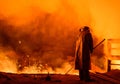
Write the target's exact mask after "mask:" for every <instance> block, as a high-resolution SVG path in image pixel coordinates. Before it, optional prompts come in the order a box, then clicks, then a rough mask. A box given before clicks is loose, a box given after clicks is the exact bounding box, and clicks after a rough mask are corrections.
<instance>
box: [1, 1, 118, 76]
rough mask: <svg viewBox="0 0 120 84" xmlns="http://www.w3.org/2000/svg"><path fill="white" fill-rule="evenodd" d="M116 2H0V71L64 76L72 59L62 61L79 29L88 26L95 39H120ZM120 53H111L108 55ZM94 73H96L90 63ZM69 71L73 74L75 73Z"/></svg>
mask: <svg viewBox="0 0 120 84" xmlns="http://www.w3.org/2000/svg"><path fill="white" fill-rule="evenodd" d="M119 3H120V1H119V0H116V1H115V0H34V1H33V0H20V1H17V0H1V1H0V20H1V22H0V34H1V33H2V34H1V35H0V43H1V44H0V64H1V68H0V71H5V72H15V73H17V72H18V73H48V72H50V73H61V74H64V73H65V72H66V71H67V70H69V68H71V67H72V66H74V65H73V64H71V63H70V62H71V59H72V62H73V59H74V58H71V59H70V60H68V58H67V57H68V56H72V57H73V56H74V48H73V46H74V41H75V37H76V36H77V33H78V29H79V28H81V27H82V26H84V25H88V26H90V28H91V31H92V33H93V35H94V36H96V37H97V38H98V40H101V38H102V39H103V38H105V39H110V38H111V39H112V38H113V39H115V38H117V39H119V38H120V34H119V30H120V29H119V27H120V25H119V20H120V16H119V15H120V6H119ZM93 39H94V38H93ZM116 46H117V47H118V46H120V45H119V44H112V48H116ZM105 47H106V46H105ZM67 50H68V51H67ZM98 50H99V49H98ZM98 52H99V51H98ZM119 52H120V50H117V51H116V50H112V51H111V53H110V54H112V55H118V54H120V53H119ZM104 53H105V55H106V53H107V51H106V50H105V51H104ZM98 55H99V54H98ZM104 58H105V59H106V58H107V56H105V57H104ZM100 60H101V59H100ZM19 61H20V63H21V61H22V63H21V64H19ZM54 61H55V62H54ZM49 63H50V65H49ZM44 64H47V65H48V66H47V68H45V66H44ZM23 65H24V66H23ZM38 65H39V66H38ZM19 67H22V70H21V71H19V70H18V68H19ZM53 67H54V69H53ZM41 68H42V69H41ZM93 69H95V70H96V71H97V70H99V68H98V67H96V66H94V65H93ZM69 73H70V74H77V75H78V72H76V71H74V69H73V70H71V71H70V72H69Z"/></svg>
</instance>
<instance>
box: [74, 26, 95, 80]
mask: <svg viewBox="0 0 120 84" xmlns="http://www.w3.org/2000/svg"><path fill="white" fill-rule="evenodd" d="M92 52H93V38H92V34H91V33H90V29H89V27H88V26H84V27H83V28H81V29H80V30H79V36H78V38H77V40H76V50H75V69H77V70H79V77H80V80H85V81H91V79H90V75H89V70H90V67H91V65H90V64H91V61H90V53H92Z"/></svg>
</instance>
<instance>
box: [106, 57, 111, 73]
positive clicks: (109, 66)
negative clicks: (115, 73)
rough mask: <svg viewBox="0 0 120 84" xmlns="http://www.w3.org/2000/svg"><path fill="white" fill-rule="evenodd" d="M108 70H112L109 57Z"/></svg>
mask: <svg viewBox="0 0 120 84" xmlns="http://www.w3.org/2000/svg"><path fill="white" fill-rule="evenodd" d="M107 71H108V72H109V71H111V60H109V59H108V69H107Z"/></svg>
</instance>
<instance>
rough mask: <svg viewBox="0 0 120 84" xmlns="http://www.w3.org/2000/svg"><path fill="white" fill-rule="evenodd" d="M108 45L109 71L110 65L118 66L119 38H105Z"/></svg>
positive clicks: (119, 58) (119, 63)
mask: <svg viewBox="0 0 120 84" xmlns="http://www.w3.org/2000/svg"><path fill="white" fill-rule="evenodd" d="M107 47H108V71H111V69H112V67H111V66H114V67H115V66H119V67H120V62H115V61H120V39H108V40H107Z"/></svg>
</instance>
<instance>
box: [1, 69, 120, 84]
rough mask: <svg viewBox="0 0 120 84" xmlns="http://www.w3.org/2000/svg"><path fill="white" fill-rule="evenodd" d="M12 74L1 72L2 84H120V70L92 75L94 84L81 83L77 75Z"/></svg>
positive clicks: (89, 83)
mask: <svg viewBox="0 0 120 84" xmlns="http://www.w3.org/2000/svg"><path fill="white" fill-rule="evenodd" d="M47 76H48V75H47V74H11V73H3V72H0V84H25V83H26V84H120V70H112V71H110V72H108V73H103V74H101V73H97V74H93V73H91V78H92V79H94V81H92V82H85V81H80V80H79V77H78V76H77V75H62V74H50V78H51V80H46V77H47Z"/></svg>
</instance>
